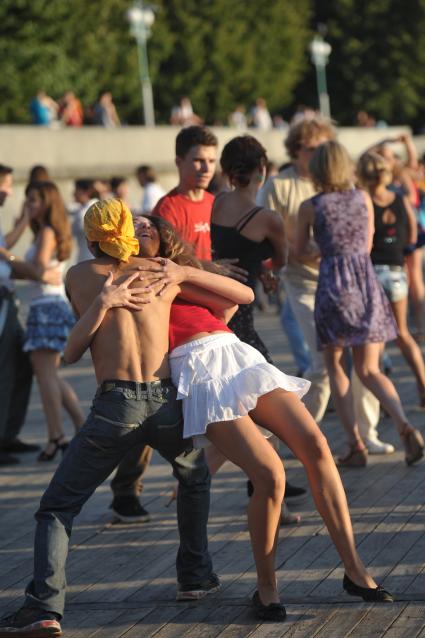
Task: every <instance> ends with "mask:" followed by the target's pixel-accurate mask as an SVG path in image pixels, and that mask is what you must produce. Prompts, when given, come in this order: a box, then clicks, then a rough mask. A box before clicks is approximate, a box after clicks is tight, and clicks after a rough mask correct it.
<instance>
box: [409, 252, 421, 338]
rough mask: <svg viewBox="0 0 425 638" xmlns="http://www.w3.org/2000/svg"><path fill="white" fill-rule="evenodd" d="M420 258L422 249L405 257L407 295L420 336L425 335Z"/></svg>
mask: <svg viewBox="0 0 425 638" xmlns="http://www.w3.org/2000/svg"><path fill="white" fill-rule="evenodd" d="M422 256H423V255H422V249H421V248H419V249H418V250H414V251H413V253H411V254H410V255H408V256H407V257H406V264H407V270H408V273H409V293H410V297H411V299H412V306H413V319H414V321H415V325H416V330H417V331H418V333H419V335H421V336H422V335H424V334H425V326H424V304H425V286H424V278H423V274H422Z"/></svg>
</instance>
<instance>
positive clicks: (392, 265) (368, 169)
mask: <svg viewBox="0 0 425 638" xmlns="http://www.w3.org/2000/svg"><path fill="white" fill-rule="evenodd" d="M358 176H359V179H360V181H361V182H362V185H363V186H364V187H365V188H366V189H367V190H368V191H369V193H370V195H371V197H372V201H373V208H374V213H375V234H374V237H373V246H372V252H371V255H370V256H371V259H372V263H373V265H374V267H375V270H376V273H377V275H378V278H379V280H380V282H381V284H382V287H383V288H384V290H385V292H386V294H387V296H388V298H389V301H390V303H391V307H392V309H393V312H394V316H395V319H396V322H397V328H398V337H397V345H398V347H399V348H400V350H401V352H402V354H403V356H404V358H405V359H406V361H407V363H408V364H409V366H410V367H411V369H412V371H413V373H414V375H415V377H416V382H417V386H418V393H419V402H420V406H421V407H422V408H425V364H424V360H423V357H422V353H421V350H420V348H419V346H418V345H417V343H416V341H415V340H414V339H413V337H412V335H411V334H410V332H409V328H408V325H407V306H408V281H407V275H406V271H405V254H406V249H408V247H409V246H412V245H415V244H416V241H417V223H416V217H415V214H414V212H413V209H412V206H411V204H410V203H409V200H408V199H407V198H406V197H403V196H401V195H399V194H397V193H394V192H392V191H390V190H388V188H387V185H388V184H389V183H390V181H391V172H390V170H389V168H388V165H387V163H386V160H385V159H384V158H383V157H382V156H380V155H379V154H377V153H373V152H368V153H365V154H364V155H362V156H361V158H360V159H359V163H358Z"/></svg>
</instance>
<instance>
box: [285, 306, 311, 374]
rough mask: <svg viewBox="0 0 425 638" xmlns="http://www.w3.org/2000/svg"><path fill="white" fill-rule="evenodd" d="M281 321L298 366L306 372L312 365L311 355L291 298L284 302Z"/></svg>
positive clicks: (302, 372) (302, 371) (301, 370)
mask: <svg viewBox="0 0 425 638" xmlns="http://www.w3.org/2000/svg"><path fill="white" fill-rule="evenodd" d="M280 323H281V325H282V328H283V330H284V332H285V333H286V336H287V337H288V344H289V348H290V350H291V352H292V356H293V357H294V360H295V363H296V366H297V368H298V370H299V372H301V374H304V373H305V371H306V370H307V369H308V368H309V367H310V364H311V356H310V351H309V349H308V346H307V343H306V341H305V339H304V335H303V333H302V331H301V329H300V327H299V325H298V321H297V320H296V318H295V315H294V313H293V312H292V308H291V304H290V303H289V299H285V301H284V302H283V305H282V310H281V313H280Z"/></svg>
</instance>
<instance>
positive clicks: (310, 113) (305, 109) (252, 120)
mask: <svg viewBox="0 0 425 638" xmlns="http://www.w3.org/2000/svg"><path fill="white" fill-rule="evenodd" d="M30 114H31V120H32V122H33V124H36V125H37V126H50V127H55V126H65V127H67V126H72V127H80V126H83V125H84V126H85V125H97V126H104V127H105V128H115V127H117V126H121V119H120V117H119V115H118V111H117V108H116V106H115V104H114V101H113V97H112V93H111V91H101V92H100V93H99V96H98V99H97V101H96V102H95V103H94V104H90V105H88V106H86V107H83V105H82V103H81V100H79V98H78V97H77V96H76V95H75V93H74V92H73V91H66V92H65V93H64V94H63V96H62V97H61V98H59V100H57V101H56V100H54V99H53V98H52V97H51V96H49V95H47V93H46V92H45V91H44V90H41V89H40V90H39V91H38V92H37V94H36V95H35V96H34V98H33V99H32V100H31V103H30ZM317 115H318V112H317V111H316V110H315V109H314V108H312V107H310V106H306V105H304V104H299V105H297V107H296V108H295V111H294V113H293V114H292V116H291V117H289V118H288V121H287V120H285V119H284V117H283V116H282V114H280V113H275V114H273V115H272V114H271V113H270V111H269V109H268V107H267V102H266V100H265V99H264V98H262V97H258V98H257V99H256V100H255V103H254V105H253V106H252V107H251V108H250V109H248V110H247V108H246V106H245V105H244V104H236V105H235V108H234V110H233V111H232V112H231V113H230V114H229V117H228V119H227V122H222V121H217V122H215V124H216V125H228V126H230V127H231V128H234V129H237V130H239V131H246V130H247V129H248V128H253V129H257V130H259V131H270V130H272V129H283V130H287V129H288V128H289V126H290V125H291V124H294V123H295V122H296V121H297V120H299V119H304V118H315V117H316V116H317ZM169 123H170V124H171V125H173V126H179V127H186V126H201V125H203V124H204V121H203V118H202V117H201V116H200V115H198V114H197V113H196V112H195V110H194V108H193V106H192V102H191V100H190V98H189V97H188V96H187V95H184V96H182V97H181V98H180V100H179V103H178V104H175V105H174V106H173V108H172V109H171V114H170V119H169ZM355 124H356V126H360V127H362V128H386V127H387V123H386V122H385V121H383V120H378V121H377V120H376V119H375V118H374V117H373V116H372V115H371V114H370V113H368V112H367V111H364V110H362V111H358V113H357V115H356V121H355Z"/></svg>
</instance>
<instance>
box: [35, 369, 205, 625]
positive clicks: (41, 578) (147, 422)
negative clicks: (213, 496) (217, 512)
mask: <svg viewBox="0 0 425 638" xmlns="http://www.w3.org/2000/svg"><path fill="white" fill-rule="evenodd" d="M182 432H183V420H182V415H181V405H180V402H177V401H176V389H175V388H174V386H173V385H172V384H171V381H169V380H168V379H167V380H163V381H155V382H152V383H135V382H132V381H111V382H109V381H106V382H104V383H103V384H102V385H101V387H100V388H99V390H98V391H97V393H96V396H95V399H94V401H93V404H92V408H91V411H90V414H89V416H88V418H87V420H86V422H85V424H84V425H83V427H82V428H81V430H80V431H79V432H78V434H77V435H76V436H75V438H74V439H73V440H72V441H71V444H70V446H69V448H68V450H67V452H66V454H65V456H64V458H63V460H62V463H61V464H60V465H59V467H58V469H57V470H56V472H55V474H54V476H53V478H52V480H51V482H50V485H49V486H48V488H47V490H46V492H45V493H44V495H43V497H42V499H41V503H40V508H39V510H38V511H37V513H36V515H35V518H36V520H37V527H36V533H35V549H34V578H33V580H32V581H31V582H30V583H29V584H28V586H27V588H26V592H25V593H26V600H25V606H26V607H33V608H38V609H43V610H45V611H52V612H56V613H58V614H60V615H63V610H64V605H65V583H66V581H65V562H66V558H67V554H68V544H69V538H70V536H71V530H72V523H73V519H74V517H75V516H77V514H78V513H79V512H80V510H81V508H82V506H83V505H84V503H85V502H86V501H87V500H88V499H89V497H90V496H91V495H92V494H93V492H94V491H95V489H96V488H97V487H98V486H99V485H100V484H101V483H102V482H103V481H104V480H105V479H106V478H107V477H108V476H109V474H110V473H111V472H112V470H113V469H114V468H115V467H116V466H117V465H118V463H119V462H120V461H121V459H122V458H123V457H124V456H125V454H126V453H127V452H128V451H129V450H130V449H132V448H133V447H136V446H140V445H142V444H143V443H146V444H148V445H150V446H151V447H153V448H155V449H156V450H158V452H159V453H160V454H161V456H163V457H164V458H165V459H166V460H167V461H169V463H171V465H172V467H173V473H174V476H175V477H176V478H177V479H178V481H179V489H178V496H177V518H178V526H179V533H180V546H179V550H178V553H177V560H176V566H177V578H178V581H179V583H184V584H185V585H196V584H199V583H202V582H203V581H205V580H207V579H208V578H209V577H210V576H211V573H212V563H211V558H210V555H209V553H208V539H207V522H208V514H209V500H210V474H209V471H208V467H207V465H206V463H205V460H204V456H203V452H202V450H193V449H192V445H191V442H190V441H188V440H184V439H183V438H182Z"/></svg>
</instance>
